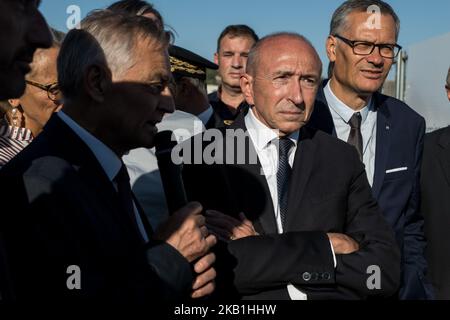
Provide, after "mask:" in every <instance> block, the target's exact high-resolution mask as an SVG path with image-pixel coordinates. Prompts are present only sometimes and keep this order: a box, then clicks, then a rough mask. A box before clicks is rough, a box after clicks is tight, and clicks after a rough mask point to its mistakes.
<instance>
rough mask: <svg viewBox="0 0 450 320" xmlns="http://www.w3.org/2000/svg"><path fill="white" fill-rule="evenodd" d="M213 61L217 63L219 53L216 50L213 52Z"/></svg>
mask: <svg viewBox="0 0 450 320" xmlns="http://www.w3.org/2000/svg"><path fill="white" fill-rule="evenodd" d="M214 63H215V64H219V54H218V53H217V52H216V53H214Z"/></svg>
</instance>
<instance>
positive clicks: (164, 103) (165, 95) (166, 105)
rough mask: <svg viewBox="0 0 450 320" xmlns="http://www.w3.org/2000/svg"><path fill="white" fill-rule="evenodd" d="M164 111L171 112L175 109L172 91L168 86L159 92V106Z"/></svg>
mask: <svg viewBox="0 0 450 320" xmlns="http://www.w3.org/2000/svg"><path fill="white" fill-rule="evenodd" d="M160 109H162V110H164V111H165V112H166V113H173V112H174V111H175V102H174V100H173V95H172V91H171V90H170V88H169V86H166V87H165V88H164V90H163V91H162V92H161V107H160Z"/></svg>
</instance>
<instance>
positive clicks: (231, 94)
mask: <svg viewBox="0 0 450 320" xmlns="http://www.w3.org/2000/svg"><path fill="white" fill-rule="evenodd" d="M218 96H219V99H220V100H222V102H223V103H224V104H226V105H227V106H228V109H230V111H231V112H233V113H235V112H236V111H237V108H238V107H239V105H240V104H241V103H242V101H244V96H243V94H242V91H241V90H240V89H237V88H233V87H228V86H222V87H221V90H219V91H218Z"/></svg>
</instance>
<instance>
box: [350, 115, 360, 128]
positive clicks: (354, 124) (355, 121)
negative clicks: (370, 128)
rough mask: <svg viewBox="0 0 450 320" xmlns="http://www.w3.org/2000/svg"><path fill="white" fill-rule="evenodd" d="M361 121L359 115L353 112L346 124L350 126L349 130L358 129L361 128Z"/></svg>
mask: <svg viewBox="0 0 450 320" xmlns="http://www.w3.org/2000/svg"><path fill="white" fill-rule="evenodd" d="M361 121H362V117H361V113H360V112H355V113H354V114H353V115H352V117H351V118H350V121H349V122H348V123H349V125H350V128H352V129H359V128H361Z"/></svg>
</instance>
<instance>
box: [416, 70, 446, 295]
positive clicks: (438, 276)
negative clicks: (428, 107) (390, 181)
mask: <svg viewBox="0 0 450 320" xmlns="http://www.w3.org/2000/svg"><path fill="white" fill-rule="evenodd" d="M445 89H446V93H447V97H448V100H449V101H450V68H449V70H448V72H447V80H446V82H445ZM421 187H422V206H421V208H422V210H421V211H422V213H423V215H424V216H425V235H426V236H427V240H428V246H427V259H428V263H429V265H430V277H431V281H432V284H433V285H434V288H435V290H436V298H437V299H443V300H450V238H449V236H448V234H449V232H448V231H449V229H448V228H449V226H450V197H449V195H450V127H446V128H443V129H439V130H436V131H434V132H431V133H428V134H427V135H426V136H425V147H424V151H423V163H422V176H421Z"/></svg>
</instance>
